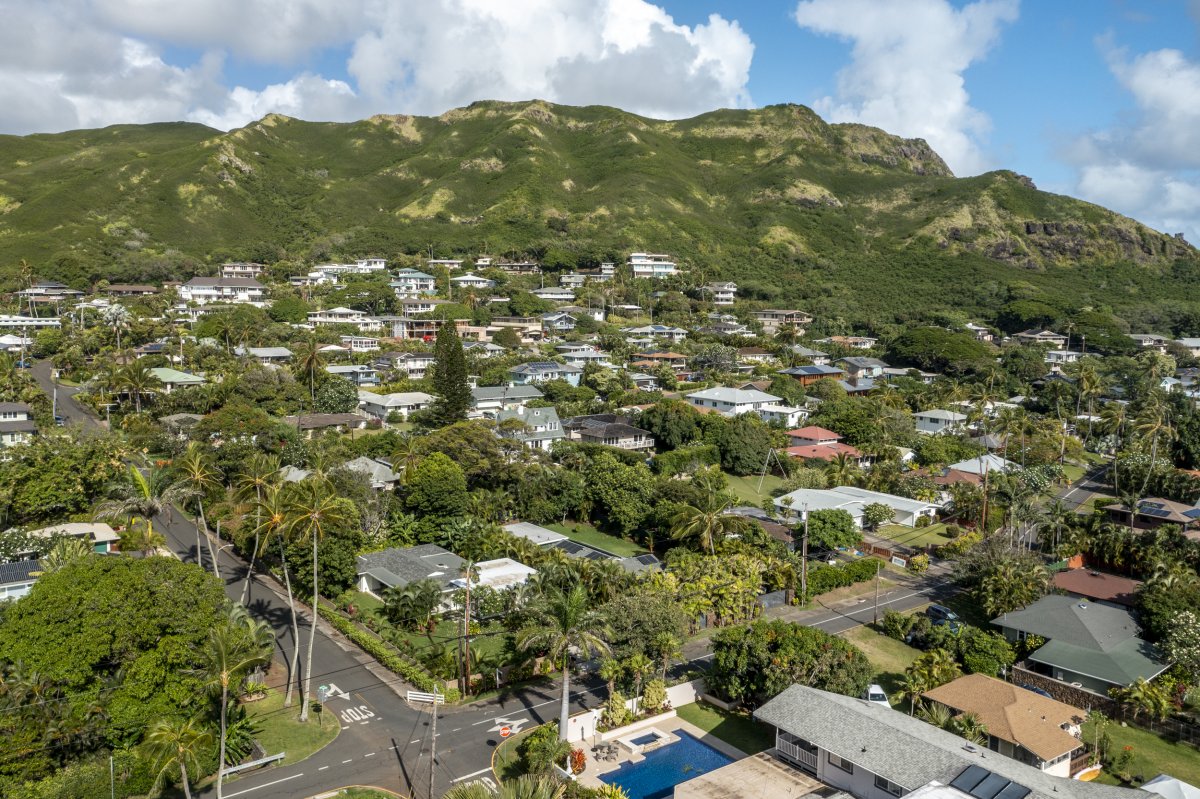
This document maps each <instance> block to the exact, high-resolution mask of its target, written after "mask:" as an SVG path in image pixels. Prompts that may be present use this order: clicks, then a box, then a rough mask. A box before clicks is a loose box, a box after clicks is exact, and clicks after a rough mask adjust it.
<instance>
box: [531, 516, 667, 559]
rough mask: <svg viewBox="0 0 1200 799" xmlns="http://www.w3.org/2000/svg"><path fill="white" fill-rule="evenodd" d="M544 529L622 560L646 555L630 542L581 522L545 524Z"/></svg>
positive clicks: (640, 548)
mask: <svg viewBox="0 0 1200 799" xmlns="http://www.w3.org/2000/svg"><path fill="white" fill-rule="evenodd" d="M546 529H548V530H553V531H554V532H556V533H562V534H563V535H565V536H566V537H567V538H569V539H571V540H572V541H578V542H579V543H581V544H587V545H588V546H593V547H596V548H598V549H603V550H604V551H605V552H611V553H613V554H614V555H617V556H619V557H622V558H630V557H633V556H634V555H643V554H645V553H646V550H645V549H644V548H642V547H640V546H638V545H637V544H635V543H633V542H632V541H627V540H626V539H624V538H617V537H616V536H615V535H609V534H608V533H602V532H600V531H599V530H597V529H596V528H595V527H593V526H592V525H590V524H585V523H583V522H572V523H571V524H557V523H555V524H547V525H546Z"/></svg>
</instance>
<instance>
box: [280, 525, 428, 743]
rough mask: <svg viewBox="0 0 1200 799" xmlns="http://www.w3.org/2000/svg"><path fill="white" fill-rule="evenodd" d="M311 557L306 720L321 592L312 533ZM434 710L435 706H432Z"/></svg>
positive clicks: (302, 717) (304, 698)
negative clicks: (311, 597)
mask: <svg viewBox="0 0 1200 799" xmlns="http://www.w3.org/2000/svg"><path fill="white" fill-rule="evenodd" d="M312 558H313V601H312V622H311V630H310V631H309V635H308V653H307V654H306V655H305V656H304V693H303V695H302V697H301V701H302V702H304V706H303V707H302V708H300V720H301V721H308V698H309V697H310V696H312V658H313V645H314V644H316V642H317V618H318V616H317V603H318V602H320V601H321V593H320V590H319V587H318V583H317V536H316V534H315V533H314V535H313V537H312ZM434 710H435V711H436V710H437V708H434Z"/></svg>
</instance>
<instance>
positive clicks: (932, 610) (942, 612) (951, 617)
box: [925, 605, 959, 625]
mask: <svg viewBox="0 0 1200 799" xmlns="http://www.w3.org/2000/svg"><path fill="white" fill-rule="evenodd" d="M925 615H926V616H928V617H929V618H930V619H931V620H932V621H933V623H934V624H937V625H941V624H945V623H946V622H948V621H958V620H959V618H958V614H957V613H955V612H954V611H953V610H951V609H950V608H948V607H946V606H945V605H930V606H929V607H927V608H925Z"/></svg>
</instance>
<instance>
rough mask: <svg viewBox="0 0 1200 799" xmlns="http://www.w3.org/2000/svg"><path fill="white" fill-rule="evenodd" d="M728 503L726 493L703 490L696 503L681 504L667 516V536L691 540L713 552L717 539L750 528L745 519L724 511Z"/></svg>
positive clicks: (719, 539) (710, 552)
mask: <svg viewBox="0 0 1200 799" xmlns="http://www.w3.org/2000/svg"><path fill="white" fill-rule="evenodd" d="M731 504H732V502H731V500H730V499H729V498H728V497H727V496H722V495H719V494H717V495H714V494H707V495H706V496H705V498H704V501H703V502H702V503H701V504H700V506H699V507H698V506H696V505H684V506H683V507H682V508H680V509H679V511H678V512H677V513H676V514H675V516H674V517H672V519H671V537H672V538H674V539H676V540H678V541H695V542H696V544H697V545H698V546H699V547H700V548H701V549H707V550H708V552H709V554H711V555H715V554H717V542H718V541H721V540H723V539H724V538H725V536H727V535H730V534H733V533H744V532H746V531H747V530H749V529H750V522H749V520H747V519H745V518H743V517H741V516H732V515H729V514H726V513H725V511H727V510H728V509H729V507H730V505H731Z"/></svg>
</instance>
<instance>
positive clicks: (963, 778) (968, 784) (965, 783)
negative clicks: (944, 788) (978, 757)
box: [950, 766, 992, 793]
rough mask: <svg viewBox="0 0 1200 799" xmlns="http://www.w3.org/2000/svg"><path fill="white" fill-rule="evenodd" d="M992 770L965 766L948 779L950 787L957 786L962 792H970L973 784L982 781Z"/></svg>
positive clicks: (973, 787) (973, 786)
mask: <svg viewBox="0 0 1200 799" xmlns="http://www.w3.org/2000/svg"><path fill="white" fill-rule="evenodd" d="M991 773H992V772H990V771H988V770H987V769H985V768H981V767H979V766H967V767H966V768H965V769H963V770H962V773H961V774H959V775H958V776H957V777H955V778H954V779H953V780H951V781H950V787H952V788H957V789H958V790H960V791H962V792H963V793H970V792H971V791H972V790H974V789H975V786H976V785H978V784H979V783H981V782H983V780H984V778H986V777H987V776H988V775H989V774H991Z"/></svg>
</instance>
